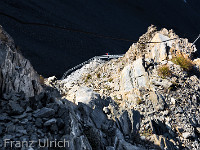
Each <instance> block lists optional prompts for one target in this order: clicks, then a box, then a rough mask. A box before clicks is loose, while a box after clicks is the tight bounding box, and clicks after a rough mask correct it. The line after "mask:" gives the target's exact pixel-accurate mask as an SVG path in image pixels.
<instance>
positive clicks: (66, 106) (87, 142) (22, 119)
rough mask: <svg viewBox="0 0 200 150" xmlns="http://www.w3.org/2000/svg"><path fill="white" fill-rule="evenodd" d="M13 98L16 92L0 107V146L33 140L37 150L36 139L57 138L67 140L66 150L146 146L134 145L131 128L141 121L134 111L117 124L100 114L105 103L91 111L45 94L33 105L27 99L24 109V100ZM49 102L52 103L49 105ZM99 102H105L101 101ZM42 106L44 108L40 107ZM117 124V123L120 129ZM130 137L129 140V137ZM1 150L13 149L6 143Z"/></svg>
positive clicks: (37, 140) (5, 99)
mask: <svg viewBox="0 0 200 150" xmlns="http://www.w3.org/2000/svg"><path fill="white" fill-rule="evenodd" d="M15 95H19V93H15V94H13V93H12V94H11V95H7V96H4V98H3V99H2V100H1V103H0V108H4V109H1V115H0V120H1V123H0V135H1V137H3V138H2V139H1V141H0V142H1V143H2V142H4V141H5V139H9V140H11V141H12V140H15V141H30V140H33V141H36V143H35V145H34V146H33V148H34V149H36V150H37V149H40V147H39V139H40V140H46V139H49V140H54V139H57V140H58V141H61V140H66V141H68V142H69V147H67V148H68V149H69V150H84V149H87V150H92V149H95V150H104V149H105V150H106V149H116V150H121V149H124V150H131V149H138V150H142V149H145V147H143V148H142V147H141V146H139V147H138V146H134V144H135V141H134V140H133V139H134V136H135V135H136V134H132V133H133V130H136V129H135V128H134V126H135V125H136V124H137V123H136V122H137V121H138V119H139V118H140V115H139V116H138V114H137V112H135V111H133V114H130V115H129V114H128V112H127V111H126V112H125V113H123V114H122V116H121V117H120V116H119V117H120V119H119V121H114V120H112V119H108V118H107V115H106V114H105V113H104V112H103V108H102V104H103V103H107V102H102V103H101V104H99V103H95V102H94V105H93V107H95V109H92V108H91V107H90V106H89V105H86V104H83V103H79V104H78V105H75V104H73V103H72V102H70V101H67V100H65V99H60V100H56V99H55V98H53V97H54V96H55V95H54V96H53V97H52V95H51V94H50V92H49V91H46V92H45V93H43V94H40V95H46V96H45V97H43V96H36V97H35V98H33V97H32V98H29V99H37V101H35V105H32V104H31V103H28V102H29V100H27V103H26V105H25V106H26V108H24V104H23V103H20V101H26V99H19V98H18V99H15V100H13V99H11V97H16V96H15ZM48 99H53V100H52V101H51V102H49V101H48ZM97 101H99V100H97ZM101 101H106V100H103V99H102V100H101ZM41 103H43V105H44V106H45V107H41V105H40V104H41ZM98 104H99V105H100V106H98ZM7 105H8V107H7ZM9 112H12V113H9ZM131 116H132V117H131ZM130 117H131V118H130ZM117 120H118V119H117ZM139 120H140V119H139ZM117 122H120V126H119V125H118V123H117ZM134 122H135V123H134ZM132 123H133V124H132ZM136 126H137V125H136ZM130 134H132V137H131V136H129V135H130ZM54 147H55V145H54V146H53V147H52V148H48V149H50V150H51V149H52V150H53V149H54ZM0 149H2V150H8V149H12V148H11V147H10V145H9V144H8V145H7V147H6V148H5V147H4V146H3V145H0Z"/></svg>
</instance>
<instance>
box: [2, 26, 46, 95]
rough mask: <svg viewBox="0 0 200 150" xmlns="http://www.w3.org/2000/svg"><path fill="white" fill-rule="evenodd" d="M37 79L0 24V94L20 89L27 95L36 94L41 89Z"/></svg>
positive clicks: (28, 63)
mask: <svg viewBox="0 0 200 150" xmlns="http://www.w3.org/2000/svg"><path fill="white" fill-rule="evenodd" d="M39 80H40V79H39V75H38V74H37V73H36V72H35V70H34V69H33V67H32V65H31V64H30V62H29V61H28V60H27V59H25V58H24V57H23V56H22V55H21V54H20V52H19V51H18V50H17V49H16V48H15V44H14V41H13V39H12V38H11V37H10V36H9V35H8V34H7V33H6V32H5V31H4V30H3V28H2V27H1V26H0V95H2V94H3V93H4V94H6V93H12V92H21V91H22V92H24V93H25V95H26V96H27V97H30V96H34V95H37V94H39V93H40V92H41V91H42V87H41V85H40V81H39Z"/></svg>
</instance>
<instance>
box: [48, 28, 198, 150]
mask: <svg viewBox="0 0 200 150" xmlns="http://www.w3.org/2000/svg"><path fill="white" fill-rule="evenodd" d="M163 41H164V42H163ZM144 43H145V44H144ZM196 51H197V49H196V47H195V46H194V45H192V43H189V42H188V39H184V38H179V36H178V35H176V34H175V33H174V31H173V30H167V29H162V30H160V31H157V29H156V27H154V26H150V27H149V28H148V31H147V32H146V33H145V34H144V35H142V36H141V37H140V38H139V41H138V42H137V43H136V44H133V45H132V46H131V47H130V49H129V50H128V51H127V52H126V54H125V55H124V57H122V58H119V59H113V60H110V61H107V62H101V63H100V64H99V65H94V64H95V62H91V63H90V64H88V66H90V67H88V66H87V67H85V66H84V67H83V68H81V69H79V70H77V71H76V72H74V73H73V74H71V75H70V76H68V77H67V78H66V79H65V80H56V78H55V77H51V78H48V79H46V80H45V84H46V85H48V86H51V87H55V88H57V89H58V90H59V91H60V93H61V94H62V96H63V98H66V99H68V100H70V101H72V102H74V103H75V104H78V103H79V102H82V103H85V104H90V103H91V101H92V100H94V99H99V98H102V99H105V98H106V99H111V100H112V101H114V103H115V104H109V105H108V106H106V107H104V108H103V110H104V112H105V113H106V114H107V117H108V118H109V119H113V120H120V119H121V117H123V118H124V117H125V116H123V115H125V114H124V113H125V112H126V113H127V115H128V116H132V110H134V111H138V112H139V113H140V115H141V122H140V124H138V126H137V125H136V128H137V127H138V128H137V129H138V133H139V135H140V136H141V137H140V138H142V139H144V140H148V141H152V142H154V144H158V145H159V146H160V147H161V149H165V148H166V149H184V148H186V149H199V142H200V137H199V135H200V115H199V110H200V105H199V102H200V101H199V94H200V80H199V61H200V59H199V58H197V59H194V58H193V56H194V54H195V52H196ZM83 70H84V71H83ZM77 75H78V78H75V79H74V77H76V76H77ZM127 122H129V121H128V120H127ZM130 122H132V121H131V120H130ZM129 127H130V128H129ZM132 127H133V126H132ZM121 131H122V133H123V135H125V137H127V141H130V140H132V139H133V137H132V132H131V131H132V128H131V126H124V127H122V128H121Z"/></svg>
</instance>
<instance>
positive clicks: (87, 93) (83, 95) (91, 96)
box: [76, 87, 100, 104]
mask: <svg viewBox="0 0 200 150" xmlns="http://www.w3.org/2000/svg"><path fill="white" fill-rule="evenodd" d="M99 98H100V95H99V94H98V93H96V92H94V91H93V90H92V89H91V88H88V87H80V88H79V89H78V90H77V91H76V104H78V103H79V102H82V103H85V104H89V103H90V102H91V101H92V100H95V99H99Z"/></svg>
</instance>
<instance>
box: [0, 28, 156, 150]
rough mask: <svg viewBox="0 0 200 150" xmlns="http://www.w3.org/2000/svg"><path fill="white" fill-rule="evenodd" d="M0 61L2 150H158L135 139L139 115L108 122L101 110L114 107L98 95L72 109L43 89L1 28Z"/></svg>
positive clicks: (113, 103) (71, 106)
mask: <svg viewBox="0 0 200 150" xmlns="http://www.w3.org/2000/svg"><path fill="white" fill-rule="evenodd" d="M0 62H1V68H0V71H1V72H0V81H1V84H0V87H1V88H0V89H1V93H0V149H1V150H18V149H19V150H40V149H49V150H55V149H69V150H92V149H95V150H102V149H105V150H113V149H118V150H121V149H125V150H133V149H136V150H143V149H146V148H150V149H153V148H158V149H159V147H158V146H156V145H154V144H153V143H151V142H148V143H146V144H144V143H142V141H141V140H140V139H139V135H138V130H139V124H140V118H141V115H140V113H139V112H138V111H135V110H132V112H131V113H130V112H129V114H131V116H129V114H128V112H127V111H125V112H124V113H123V116H122V117H121V118H120V120H118V119H117V118H116V119H115V120H114V119H109V118H108V117H107V115H106V112H105V111H107V112H108V111H109V110H108V109H106V108H105V107H107V106H109V104H112V105H115V102H114V101H113V100H112V99H106V98H100V97H98V95H96V96H97V99H94V100H93V101H90V102H89V103H88V104H85V103H79V104H78V105H76V104H74V103H72V102H70V101H68V100H66V99H62V98H61V96H60V93H59V92H58V91H57V90H56V89H55V88H51V87H50V86H45V85H44V84H43V80H42V78H41V77H39V75H38V74H37V73H36V72H35V71H34V69H33V67H32V66H31V65H30V62H29V61H28V60H26V59H25V58H24V57H23V56H22V55H21V54H20V52H18V51H17V49H16V48H15V44H14V42H13V40H12V38H11V37H10V36H9V35H8V34H7V33H6V32H5V31H4V30H3V28H2V27H1V32H0ZM94 65H95V63H94ZM96 65H97V63H96ZM88 90H89V89H88ZM89 91H90V90H89ZM86 98H87V97H86ZM86 100H87V99H86ZM127 127H128V128H127ZM123 132H126V133H127V132H129V135H125V134H124V133H123Z"/></svg>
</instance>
